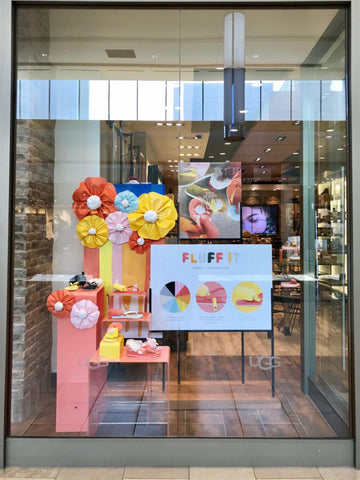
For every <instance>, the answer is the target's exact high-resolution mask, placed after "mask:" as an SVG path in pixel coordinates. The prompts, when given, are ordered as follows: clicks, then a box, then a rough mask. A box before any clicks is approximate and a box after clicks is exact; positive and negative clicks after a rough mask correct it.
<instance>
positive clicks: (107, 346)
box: [99, 335, 124, 360]
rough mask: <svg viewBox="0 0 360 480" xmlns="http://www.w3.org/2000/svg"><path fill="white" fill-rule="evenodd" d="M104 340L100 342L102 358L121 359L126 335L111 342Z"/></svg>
mask: <svg viewBox="0 0 360 480" xmlns="http://www.w3.org/2000/svg"><path fill="white" fill-rule="evenodd" d="M104 338H105V337H104ZM104 338H103V339H102V340H101V342H100V350H99V355H100V357H106V358H108V359H109V360H117V359H119V358H120V351H121V349H122V348H123V347H124V335H119V336H118V337H117V338H115V339H114V340H113V341H111V342H109V341H106V340H104Z"/></svg>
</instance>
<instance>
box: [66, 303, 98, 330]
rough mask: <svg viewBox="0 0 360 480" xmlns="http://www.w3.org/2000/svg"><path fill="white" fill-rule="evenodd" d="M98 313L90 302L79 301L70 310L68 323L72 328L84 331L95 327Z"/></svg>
mask: <svg viewBox="0 0 360 480" xmlns="http://www.w3.org/2000/svg"><path fill="white" fill-rule="evenodd" d="M99 316H100V311H99V309H98V307H97V305H95V303H93V302H92V301H91V300H80V301H79V302H76V303H75V304H74V306H73V307H72V309H71V313H70V322H71V323H72V324H73V325H74V327H76V328H79V329H80V330H84V329H85V328H91V327H93V326H94V325H96V323H97V321H98V319H99Z"/></svg>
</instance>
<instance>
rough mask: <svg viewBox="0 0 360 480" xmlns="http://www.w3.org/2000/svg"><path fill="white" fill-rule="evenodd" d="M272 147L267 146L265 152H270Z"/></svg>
mask: <svg viewBox="0 0 360 480" xmlns="http://www.w3.org/2000/svg"><path fill="white" fill-rule="evenodd" d="M271 150H272V148H265V150H264V152H265V153H268V152H271Z"/></svg>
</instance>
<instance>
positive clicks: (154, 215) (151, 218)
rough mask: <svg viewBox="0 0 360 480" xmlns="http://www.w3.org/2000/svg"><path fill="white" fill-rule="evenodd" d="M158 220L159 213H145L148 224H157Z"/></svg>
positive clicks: (149, 211)
mask: <svg viewBox="0 0 360 480" xmlns="http://www.w3.org/2000/svg"><path fill="white" fill-rule="evenodd" d="M157 218H158V215H157V213H156V212H155V211H154V210H148V211H147V212H145V213H144V219H145V221H146V222H149V223H155V222H156V220H157Z"/></svg>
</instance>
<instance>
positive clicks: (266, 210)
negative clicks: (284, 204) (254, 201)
mask: <svg viewBox="0 0 360 480" xmlns="http://www.w3.org/2000/svg"><path fill="white" fill-rule="evenodd" d="M277 224H278V207H277V205H271V206H266V207H263V206H258V205H251V206H243V207H242V231H243V232H244V231H245V230H247V231H248V232H250V233H267V234H274V233H277Z"/></svg>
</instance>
